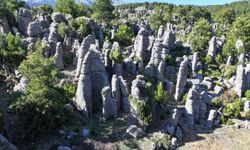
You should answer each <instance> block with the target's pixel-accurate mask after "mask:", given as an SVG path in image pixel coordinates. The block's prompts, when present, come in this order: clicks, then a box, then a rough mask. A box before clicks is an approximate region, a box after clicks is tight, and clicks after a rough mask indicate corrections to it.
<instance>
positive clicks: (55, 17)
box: [51, 12, 65, 23]
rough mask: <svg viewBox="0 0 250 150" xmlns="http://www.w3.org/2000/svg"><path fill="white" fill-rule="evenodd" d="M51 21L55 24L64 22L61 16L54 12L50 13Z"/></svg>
mask: <svg viewBox="0 0 250 150" xmlns="http://www.w3.org/2000/svg"><path fill="white" fill-rule="evenodd" d="M51 19H52V20H53V21H54V22H56V23H61V22H63V21H64V20H65V18H64V16H63V14H61V13H58V12H54V13H52V16H51Z"/></svg>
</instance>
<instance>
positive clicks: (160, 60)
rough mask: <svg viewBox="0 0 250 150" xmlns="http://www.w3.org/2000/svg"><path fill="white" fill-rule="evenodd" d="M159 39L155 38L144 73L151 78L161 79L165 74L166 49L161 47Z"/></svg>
mask: <svg viewBox="0 0 250 150" xmlns="http://www.w3.org/2000/svg"><path fill="white" fill-rule="evenodd" d="M161 43H162V41H161V39H156V40H155V43H154V46H153V49H152V54H151V58H150V61H149V63H148V65H147V67H146V68H145V74H146V75H147V76H149V77H151V78H153V79H157V80H158V81H162V80H163V79H164V74H165V56H166V51H164V49H162V44H161Z"/></svg>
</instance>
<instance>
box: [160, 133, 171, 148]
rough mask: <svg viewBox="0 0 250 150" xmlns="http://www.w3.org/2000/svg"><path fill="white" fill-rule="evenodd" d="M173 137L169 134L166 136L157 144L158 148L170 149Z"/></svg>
mask: <svg viewBox="0 0 250 150" xmlns="http://www.w3.org/2000/svg"><path fill="white" fill-rule="evenodd" d="M170 139H171V137H170V135H168V134H165V135H164V136H163V137H162V138H161V139H159V140H158V141H157V142H156V145H157V147H159V148H162V149H169V147H170V145H171V140H170Z"/></svg>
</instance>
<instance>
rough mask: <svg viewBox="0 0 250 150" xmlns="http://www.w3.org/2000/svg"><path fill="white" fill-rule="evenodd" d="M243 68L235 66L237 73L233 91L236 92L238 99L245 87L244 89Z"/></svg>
mask: <svg viewBox="0 0 250 150" xmlns="http://www.w3.org/2000/svg"><path fill="white" fill-rule="evenodd" d="M244 76H245V68H244V66H243V65H238V66H237V72H236V79H235V91H236V92H237V95H238V96H239V97H242V96H243V93H244V90H245V87H244V82H245V77H244Z"/></svg>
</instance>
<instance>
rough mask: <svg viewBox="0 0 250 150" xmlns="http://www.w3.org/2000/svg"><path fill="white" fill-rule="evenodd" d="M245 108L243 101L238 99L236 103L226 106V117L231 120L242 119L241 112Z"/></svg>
mask: <svg viewBox="0 0 250 150" xmlns="http://www.w3.org/2000/svg"><path fill="white" fill-rule="evenodd" d="M243 106H244V104H243V101H242V100H241V99H236V100H235V102H233V103H229V104H227V105H226V107H225V108H224V109H223V113H224V115H225V117H227V118H230V119H233V118H240V116H241V114H240V112H241V110H242V108H243Z"/></svg>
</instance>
